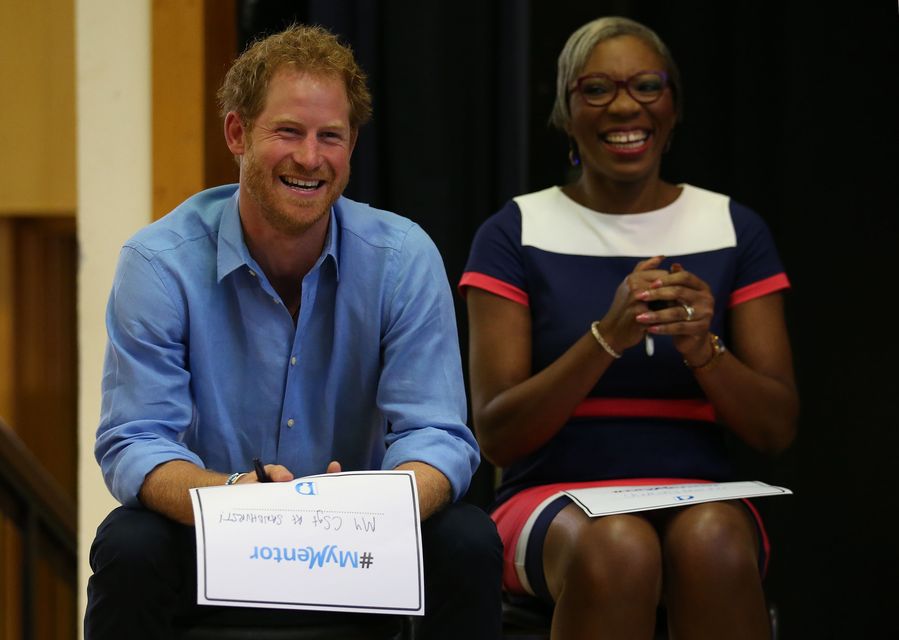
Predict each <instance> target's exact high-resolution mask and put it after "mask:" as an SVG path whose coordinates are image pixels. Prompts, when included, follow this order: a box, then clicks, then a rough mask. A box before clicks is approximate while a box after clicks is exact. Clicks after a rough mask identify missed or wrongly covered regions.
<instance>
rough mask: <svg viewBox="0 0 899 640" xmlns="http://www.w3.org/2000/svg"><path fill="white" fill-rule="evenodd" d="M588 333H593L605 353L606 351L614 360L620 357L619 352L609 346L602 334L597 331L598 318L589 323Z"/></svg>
mask: <svg viewBox="0 0 899 640" xmlns="http://www.w3.org/2000/svg"><path fill="white" fill-rule="evenodd" d="M590 333H592V334H593V337H594V338H596V341H597V342H598V343H599V346H600V347H602V348H603V349H605V352H606V353H608V354H609V355H610V356H612V357H613V358H615V359H616V360H617V359H618V358H620V357H621V354H620V353H618V352H617V351H615V350H614V349H613V348H612V347H611V346H609V343H608V342H606V340H605V338H603V337H602V334H601V333H600V332H599V320H597V321H596V322H594V323H593V324H591V325H590Z"/></svg>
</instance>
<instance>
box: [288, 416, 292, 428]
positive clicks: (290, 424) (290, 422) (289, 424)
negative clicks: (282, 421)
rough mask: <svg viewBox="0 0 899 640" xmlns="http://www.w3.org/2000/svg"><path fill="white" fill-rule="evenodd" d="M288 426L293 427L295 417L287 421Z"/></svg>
mask: <svg viewBox="0 0 899 640" xmlns="http://www.w3.org/2000/svg"><path fill="white" fill-rule="evenodd" d="M287 426H288V427H292V426H293V418H290V419H289V420H288V421H287Z"/></svg>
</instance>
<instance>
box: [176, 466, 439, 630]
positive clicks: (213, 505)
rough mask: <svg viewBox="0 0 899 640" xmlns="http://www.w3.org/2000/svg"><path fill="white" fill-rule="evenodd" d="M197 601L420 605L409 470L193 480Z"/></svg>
mask: <svg viewBox="0 0 899 640" xmlns="http://www.w3.org/2000/svg"><path fill="white" fill-rule="evenodd" d="M190 493H191V499H192V500H193V509H194V519H195V522H196V531H197V603H198V604H207V605H221V606H242V607H262V608H279V609H314V610H323V611H359V612H365V613H391V614H397V613H400V614H406V615H424V567H423V565H422V552H421V522H420V519H419V512H418V492H417V488H416V484H415V475H414V473H413V472H411V471H358V472H347V473H332V474H325V475H318V476H307V477H304V478H298V479H295V480H291V481H290V482H272V483H264V484H244V485H232V486H228V487H226V486H221V487H204V488H200V489H191V492H190Z"/></svg>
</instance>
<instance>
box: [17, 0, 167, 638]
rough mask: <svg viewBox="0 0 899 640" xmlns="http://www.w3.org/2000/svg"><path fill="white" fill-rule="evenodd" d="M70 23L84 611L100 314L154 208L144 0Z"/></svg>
mask: <svg viewBox="0 0 899 640" xmlns="http://www.w3.org/2000/svg"><path fill="white" fill-rule="evenodd" d="M15 4H27V3H24V2H23V3H15ZM75 33H76V86H77V92H76V98H77V113H78V117H77V132H78V136H77V168H78V169H77V193H78V200H77V208H78V242H79V249H80V253H81V261H80V267H79V273H78V287H79V290H78V323H79V340H78V342H79V372H78V373H79V379H80V380H81V385H80V386H81V388H80V392H79V416H78V423H79V454H78V455H79V471H78V481H79V486H78V498H79V500H78V504H79V527H78V529H79V542H78V548H79V572H78V573H79V598H80V602H79V610H80V611H82V612H83V611H84V603H85V593H86V592H85V589H86V585H87V578H88V576H89V575H90V568H89V566H88V564H87V558H88V550H89V549H90V543H91V541H92V540H93V537H94V531H95V530H96V527H97V525H98V524H99V523H100V521H101V520H102V519H103V518H104V517H105V515H106V514H107V513H108V512H109V510H110V509H111V508H112V507H113V506H114V505H115V503H114V502H113V500H112V498H111V497H110V495H109V493H108V492H107V490H106V487H105V486H104V484H103V481H102V478H101V477H100V471H99V468H98V466H97V463H96V461H95V460H94V456H93V442H94V431H95V429H96V425H97V416H98V415H99V408H100V400H99V398H100V394H99V385H100V375H101V368H102V358H103V348H104V346H105V344H106V333H105V329H104V322H103V315H104V311H105V306H106V298H107V296H108V295H109V288H110V285H111V283H112V275H113V271H114V269H115V261H116V258H117V256H118V252H119V247H121V245H122V243H123V242H124V241H125V239H126V238H127V237H128V236H130V235H131V234H132V233H134V231H136V230H137V229H138V228H140V227H141V226H143V225H145V224H146V223H147V222H149V220H150V218H151V215H150V206H151V205H150V203H151V187H150V178H151V168H150V158H151V149H150V0H127V1H126V2H122V1H121V0H75ZM79 633H80V632H79Z"/></svg>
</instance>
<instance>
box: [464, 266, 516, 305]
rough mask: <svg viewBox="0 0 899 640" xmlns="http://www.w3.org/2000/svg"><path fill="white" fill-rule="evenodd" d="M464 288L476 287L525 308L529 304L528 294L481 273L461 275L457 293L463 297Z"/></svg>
mask: <svg viewBox="0 0 899 640" xmlns="http://www.w3.org/2000/svg"><path fill="white" fill-rule="evenodd" d="M466 287H477V288H478V289H483V290H484V291H489V292H490V293H494V294H496V295H498V296H500V297H501V298H507V299H509V300H511V301H512V302H517V303H518V304H523V305H524V306H526V307H527V306H528V305H529V304H530V299H529V298H528V294H527V292H525V291H524V290H522V289H519V288H518V287H516V286H513V285H511V284H509V283H508V282H503V281H502V280H498V279H497V278H493V277H491V276H488V275H484V274H483V273H477V272H475V271H466V272H465V273H463V274H462V278H461V279H460V280H459V293H461V294H462V295H463V296H464V295H465V288H466Z"/></svg>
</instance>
